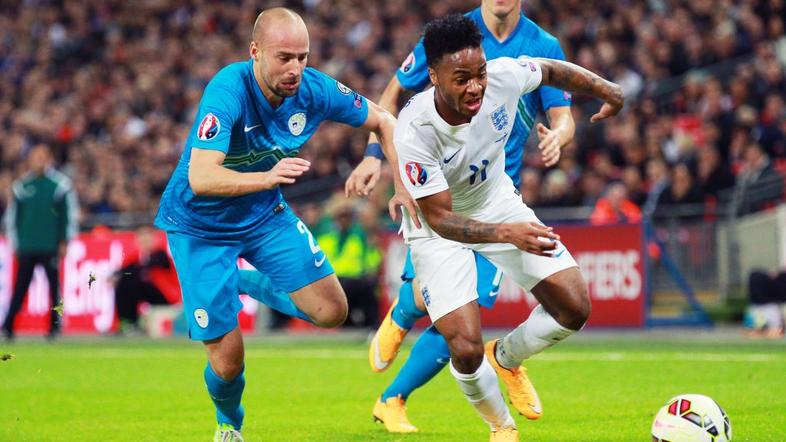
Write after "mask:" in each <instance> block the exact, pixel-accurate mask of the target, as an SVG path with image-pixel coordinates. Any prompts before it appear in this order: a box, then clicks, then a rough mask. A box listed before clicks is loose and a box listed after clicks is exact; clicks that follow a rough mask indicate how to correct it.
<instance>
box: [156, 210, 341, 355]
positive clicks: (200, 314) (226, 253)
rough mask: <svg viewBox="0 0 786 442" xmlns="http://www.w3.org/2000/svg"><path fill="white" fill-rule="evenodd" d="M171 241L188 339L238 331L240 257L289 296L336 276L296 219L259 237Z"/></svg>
mask: <svg viewBox="0 0 786 442" xmlns="http://www.w3.org/2000/svg"><path fill="white" fill-rule="evenodd" d="M287 210H289V209H287ZM167 240H168V241H169V248H170V251H171V252H172V259H173V261H174V262H175V268H176V269H177V276H178V279H179V280H180V287H181V289H182V291H183V311H184V313H185V316H186V320H187V321H188V335H189V337H190V338H191V339H194V340H200V341H205V340H210V339H216V338H218V337H221V336H223V335H225V334H227V333H229V332H230V331H232V330H234V329H235V327H237V325H238V321H237V315H238V313H240V310H241V308H242V307H243V305H242V303H241V302H240V297H239V292H238V281H239V278H240V273H239V269H238V267H237V262H238V258H244V259H245V260H246V261H248V262H249V263H250V264H251V265H253V266H254V267H255V268H256V269H257V270H259V271H260V272H262V273H264V274H265V275H266V276H267V277H269V278H270V279H271V281H272V283H273V286H274V287H277V288H279V289H281V290H284V291H286V292H288V293H292V292H294V291H296V290H298V289H301V288H303V287H305V286H307V285H309V284H311V283H312V282H314V281H317V280H320V279H322V278H324V277H326V276H328V275H331V274H333V273H334V272H333V267H332V266H331V265H330V262H329V261H328V260H327V257H326V256H325V253H324V252H323V251H322V249H320V248H319V245H317V243H316V240H315V239H314V237H313V235H311V232H310V231H309V230H308V228H307V227H306V225H305V224H303V222H302V221H301V220H300V219H299V218H297V217H294V216H293V222H292V223H291V224H286V225H284V226H282V227H281V228H279V229H277V230H274V231H272V232H269V233H265V234H264V235H259V236H255V237H248V238H244V239H237V240H235V239H233V240H215V239H205V238H199V237H196V236H191V235H187V234H184V233H182V232H167Z"/></svg>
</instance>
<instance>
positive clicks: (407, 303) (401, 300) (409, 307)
mask: <svg viewBox="0 0 786 442" xmlns="http://www.w3.org/2000/svg"><path fill="white" fill-rule="evenodd" d="M390 316H391V319H393V322H395V323H396V324H398V326H399V327H401V328H404V329H407V330H409V329H411V328H412V326H413V325H415V322H417V320H418V319H420V318H422V317H424V316H426V312H424V311H423V310H420V309H419V308H417V306H416V305H415V293H414V291H413V290H412V281H404V283H403V284H401V288H400V289H399V290H398V302H397V303H396V306H395V307H393V312H392V313H391V314H390ZM418 342H420V341H418Z"/></svg>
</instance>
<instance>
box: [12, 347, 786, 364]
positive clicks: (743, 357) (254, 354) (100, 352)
mask: <svg viewBox="0 0 786 442" xmlns="http://www.w3.org/2000/svg"><path fill="white" fill-rule="evenodd" d="M17 356H19V357H20V359H21V358H23V357H24V356H23V354H19V355H17ZM36 357H38V356H36ZM55 357H57V358H60V359H203V358H204V353H203V352H202V351H200V350H199V349H194V350H193V351H191V350H182V349H179V350H164V349H127V350H122V349H97V350H89V351H72V352H67V353H65V352H64V353H60V352H58V353H54V354H53V353H49V354H47V355H46V358H55ZM246 357H248V358H257V359H351V360H354V359H366V358H367V357H368V353H367V352H366V351H365V350H321V349H314V350H308V349H303V350H298V349H291V350H290V349H276V350H263V349H253V348H252V349H246ZM534 360H535V361H600V362H623V361H634V362H635V361H640V362H652V361H702V362H785V361H786V353H783V354H767V353H702V352H692V353H687V352H677V353H673V352H663V353H657V352H656V353H641V352H631V353H625V352H598V353H592V352H553V353H549V352H546V353H544V354H541V355H538V356H536V357H535V358H534Z"/></svg>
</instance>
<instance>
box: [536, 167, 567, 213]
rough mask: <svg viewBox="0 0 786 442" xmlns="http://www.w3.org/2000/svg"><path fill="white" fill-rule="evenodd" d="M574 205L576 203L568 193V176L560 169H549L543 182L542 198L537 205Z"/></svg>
mask: <svg viewBox="0 0 786 442" xmlns="http://www.w3.org/2000/svg"><path fill="white" fill-rule="evenodd" d="M575 205H576V203H575V201H574V200H573V199H572V198H571V195H570V183H569V182H568V176H567V175H566V174H565V172H563V171H562V170H560V169H554V170H552V171H550V172H549V173H548V174H547V175H546V179H545V183H544V184H543V198H542V201H541V203H540V204H539V206H541V207H567V206H575Z"/></svg>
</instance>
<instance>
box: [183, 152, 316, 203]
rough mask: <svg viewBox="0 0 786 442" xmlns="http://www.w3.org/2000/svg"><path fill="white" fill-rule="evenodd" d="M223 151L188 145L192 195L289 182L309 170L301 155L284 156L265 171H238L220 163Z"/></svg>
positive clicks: (245, 191)
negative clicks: (293, 156) (189, 148)
mask: <svg viewBox="0 0 786 442" xmlns="http://www.w3.org/2000/svg"><path fill="white" fill-rule="evenodd" d="M225 157H226V154H225V153H223V152H221V151H218V150H212V149H199V148H196V147H194V148H191V161H190V162H189V165H188V183H189V184H190V185H191V190H192V191H193V192H194V194H195V195H200V196H240V195H246V194H249V193H254V192H261V191H263V190H269V189H272V188H274V187H276V186H278V185H279V184H292V183H294V182H295V179H296V178H297V177H299V176H300V175H303V174H304V173H305V172H306V171H308V169H309V167H310V166H311V163H309V162H308V161H306V160H304V159H302V158H284V159H282V160H281V161H279V162H278V163H277V164H276V165H275V166H273V168H272V169H270V170H269V171H267V172H237V171H234V170H231V169H228V168H226V167H224V166H222V164H223V162H224V158H225Z"/></svg>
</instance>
